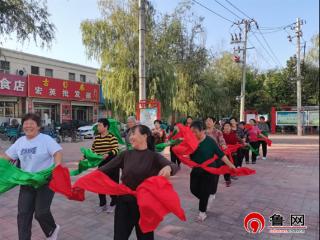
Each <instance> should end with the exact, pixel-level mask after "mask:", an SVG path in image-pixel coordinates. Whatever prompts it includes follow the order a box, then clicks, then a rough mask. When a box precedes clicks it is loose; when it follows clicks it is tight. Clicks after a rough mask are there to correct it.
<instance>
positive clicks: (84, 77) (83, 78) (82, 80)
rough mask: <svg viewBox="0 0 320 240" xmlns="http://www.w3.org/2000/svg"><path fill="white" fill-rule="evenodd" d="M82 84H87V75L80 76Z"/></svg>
mask: <svg viewBox="0 0 320 240" xmlns="http://www.w3.org/2000/svg"><path fill="white" fill-rule="evenodd" d="M80 82H86V75H82V74H80Z"/></svg>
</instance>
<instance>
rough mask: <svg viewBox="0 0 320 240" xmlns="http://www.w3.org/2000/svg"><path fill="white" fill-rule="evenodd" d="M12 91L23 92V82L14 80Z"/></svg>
mask: <svg viewBox="0 0 320 240" xmlns="http://www.w3.org/2000/svg"><path fill="white" fill-rule="evenodd" d="M13 90H14V91H17V92H23V91H24V82H22V81H20V80H18V81H15V82H14V88H13Z"/></svg>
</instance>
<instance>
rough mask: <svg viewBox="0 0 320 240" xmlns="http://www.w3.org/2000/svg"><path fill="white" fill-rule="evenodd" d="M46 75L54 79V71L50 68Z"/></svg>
mask: <svg viewBox="0 0 320 240" xmlns="http://www.w3.org/2000/svg"><path fill="white" fill-rule="evenodd" d="M44 75H45V76H47V77H53V70H52V69H49V68H46V69H45V72H44Z"/></svg>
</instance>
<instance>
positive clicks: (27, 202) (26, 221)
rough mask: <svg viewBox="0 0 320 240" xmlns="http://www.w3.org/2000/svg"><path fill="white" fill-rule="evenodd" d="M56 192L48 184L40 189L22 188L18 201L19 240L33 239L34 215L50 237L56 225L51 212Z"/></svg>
mask: <svg viewBox="0 0 320 240" xmlns="http://www.w3.org/2000/svg"><path fill="white" fill-rule="evenodd" d="M53 196H54V192H53V191H51V189H50V188H49V186H48V185H47V184H46V185H44V186H42V187H39V188H38V189H35V188H33V187H29V186H21V187H20V193H19V199H18V217H17V220H18V235H19V240H30V239H31V228H32V219H33V214H34V215H35V219H37V221H38V222H39V224H40V227H41V229H42V231H43V232H44V234H45V235H46V237H50V236H51V235H52V233H53V232H54V230H55V229H56V224H55V221H54V219H53V216H52V214H51V211H50V206H51V203H52V199H53Z"/></svg>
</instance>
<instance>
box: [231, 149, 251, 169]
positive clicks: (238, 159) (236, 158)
mask: <svg viewBox="0 0 320 240" xmlns="http://www.w3.org/2000/svg"><path fill="white" fill-rule="evenodd" d="M244 154H245V153H244V151H243V148H240V149H238V151H237V153H236V154H235V156H234V157H233V159H234V164H235V166H236V167H242V162H243V155H244ZM248 159H249V153H248Z"/></svg>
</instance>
